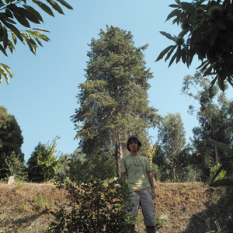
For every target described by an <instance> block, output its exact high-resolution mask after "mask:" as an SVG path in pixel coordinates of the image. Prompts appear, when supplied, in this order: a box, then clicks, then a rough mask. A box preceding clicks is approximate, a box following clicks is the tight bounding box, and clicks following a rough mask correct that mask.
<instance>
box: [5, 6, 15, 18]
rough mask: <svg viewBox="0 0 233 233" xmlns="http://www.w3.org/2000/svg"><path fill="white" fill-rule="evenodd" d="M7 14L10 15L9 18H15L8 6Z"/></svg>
mask: <svg viewBox="0 0 233 233" xmlns="http://www.w3.org/2000/svg"><path fill="white" fill-rule="evenodd" d="M5 14H6V15H7V17H9V18H12V19H13V18H14V16H13V14H12V13H11V11H10V10H9V9H7V8H6V10H5Z"/></svg>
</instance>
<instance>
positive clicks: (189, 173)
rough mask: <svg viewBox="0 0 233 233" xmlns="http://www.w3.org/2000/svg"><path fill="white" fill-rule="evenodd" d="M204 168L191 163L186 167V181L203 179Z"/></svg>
mask: <svg viewBox="0 0 233 233" xmlns="http://www.w3.org/2000/svg"><path fill="white" fill-rule="evenodd" d="M201 175H202V170H201V169H200V168H199V167H198V166H197V165H196V164H191V165H188V166H187V167H186V172H185V174H184V180H183V181H184V182H195V181H201Z"/></svg>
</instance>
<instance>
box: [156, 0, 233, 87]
mask: <svg viewBox="0 0 233 233" xmlns="http://www.w3.org/2000/svg"><path fill="white" fill-rule="evenodd" d="M176 3H177V4H172V5H170V7H172V8H173V10H172V12H171V13H170V14H169V15H168V16H167V20H169V19H172V18H173V24H177V25H181V29H182V30H181V32H180V33H179V35H178V37H177V36H171V35H170V34H169V33H166V32H160V33H161V34H162V35H163V36H165V37H167V38H168V39H170V40H172V41H174V42H175V45H171V46H168V47H167V48H166V49H164V50H163V51H162V52H161V53H160V54H159V56H158V58H157V60H156V61H159V60H160V59H162V58H163V57H164V56H165V55H166V54H167V55H166V57H165V61H167V60H168V59H169V58H170V62H169V66H170V65H171V64H172V63H173V62H174V61H175V60H176V63H178V62H179V61H180V60H182V62H183V63H184V64H186V65H187V67H189V66H190V65H191V64H192V61H193V57H194V55H197V56H198V59H199V60H201V61H202V63H201V65H200V66H199V67H198V68H197V69H200V71H201V72H204V76H205V75H212V74H213V75H215V76H214V78H213V81H212V82H211V87H212V86H213V85H214V84H215V83H216V81H218V82H217V84H218V86H219V88H220V89H221V90H222V91H224V90H225V85H224V81H225V80H227V81H228V82H229V83H230V84H231V85H233V65H232V56H233V55H232V52H233V43H232V41H233V40H232V39H233V33H232V26H233V13H232V12H233V5H232V3H231V1H230V0H223V1H219V0H216V1H205V0H197V1H192V3H188V2H180V1H177V0H176ZM174 8H175V9H174ZM177 38H183V40H184V43H181V41H179V42H180V43H177Z"/></svg>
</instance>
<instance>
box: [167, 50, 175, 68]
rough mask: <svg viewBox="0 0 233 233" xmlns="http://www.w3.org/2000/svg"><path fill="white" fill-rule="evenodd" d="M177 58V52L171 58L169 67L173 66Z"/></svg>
mask: <svg viewBox="0 0 233 233" xmlns="http://www.w3.org/2000/svg"><path fill="white" fill-rule="evenodd" d="M175 58H176V53H175V54H174V55H173V57H172V58H171V60H170V62H169V65H168V67H170V66H171V64H172V63H173V62H174V60H175Z"/></svg>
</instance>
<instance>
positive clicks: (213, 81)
mask: <svg viewBox="0 0 233 233" xmlns="http://www.w3.org/2000/svg"><path fill="white" fill-rule="evenodd" d="M217 79H218V76H217V75H216V77H215V78H214V79H213V80H212V81H211V83H210V88H209V93H211V92H212V88H213V86H214V84H215V83H216V81H217Z"/></svg>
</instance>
